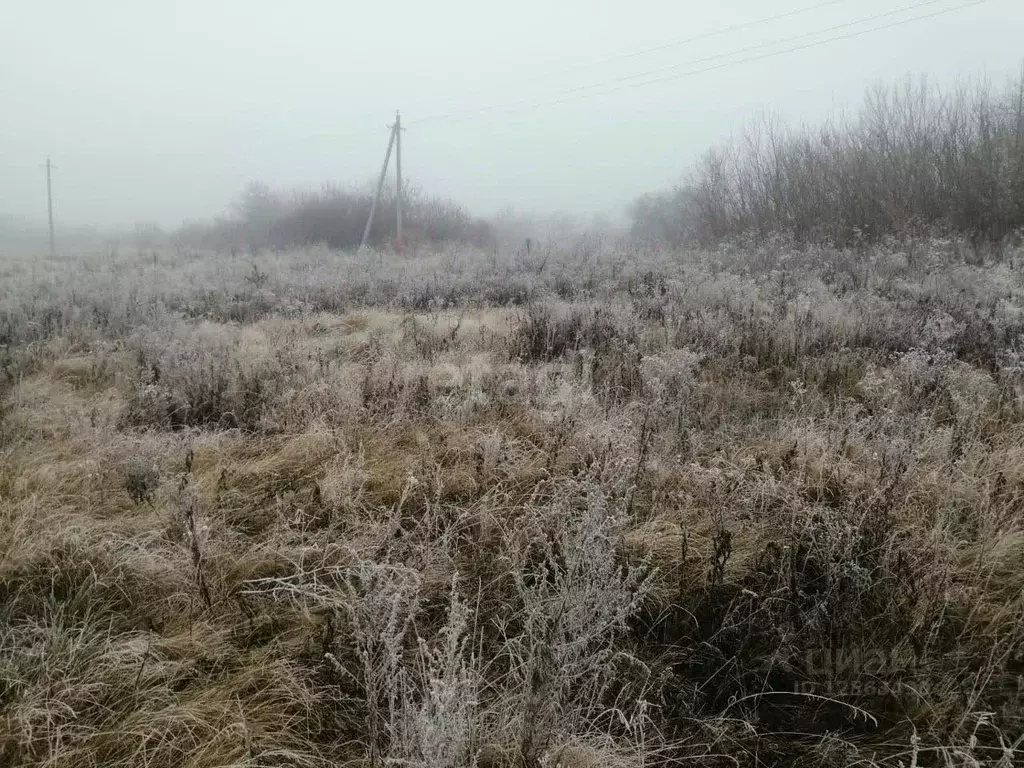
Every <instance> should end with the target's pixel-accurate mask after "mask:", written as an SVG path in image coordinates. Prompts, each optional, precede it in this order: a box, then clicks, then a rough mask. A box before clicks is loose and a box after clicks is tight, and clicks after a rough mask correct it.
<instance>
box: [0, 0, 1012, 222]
mask: <svg viewBox="0 0 1024 768" xmlns="http://www.w3.org/2000/svg"><path fill="white" fill-rule="evenodd" d="M912 2H914V0H849V1H848V2H842V3H838V4H836V5H832V6H830V7H827V8H822V9H819V10H817V11H815V12H811V13H807V14H803V15H800V16H797V17H795V18H790V19H787V20H785V21H781V22H776V23H772V24H765V25H761V26H758V27H755V28H752V29H748V30H744V31H742V32H735V33H731V34H728V35H724V36H719V37H713V38H709V39H706V40H701V41H698V42H694V43H691V44H688V45H681V46H677V47H672V48H669V49H666V50H663V51H660V52H657V53H653V54H647V55H639V56H634V57H631V58H625V59H622V58H620V59H616V60H612V61H607V59H608V58H609V57H614V56H616V55H618V54H627V53H631V52H635V51H639V50H643V49H646V48H650V47H655V46H659V45H663V44H667V43H670V42H672V41H675V40H680V39H682V38H687V37H691V36H693V35H696V34H699V33H702V32H707V31H710V30H714V29H718V28H721V27H725V26H729V25H733V24H736V23H739V22H744V21H748V20H753V19H757V18H761V17H764V16H769V15H772V14H774V13H782V12H785V11H789V10H793V9H797V8H801V7H805V6H809V5H814V4H815V2H814V0H717V1H716V2H710V1H709V0H702V1H701V2H690V1H689V0H685V1H684V0H632V1H631V2H622V0H618V1H614V0H516V1H515V2H501V3H496V2H488V1H487V0H418V1H416V2H412V1H410V0H392V1H391V2H371V0H361V1H360V2H355V1H353V0H334V1H333V2H331V1H329V0H320V1H318V2H312V1H307V2H303V1H302V0H294V1H293V2H282V0H274V1H271V0H203V1H202V2H200V1H199V0H162V2H151V1H150V0H90V1H89V2H83V1H82V0H60V1H58V0H0V103H2V105H3V107H2V109H3V113H2V116H0V213H6V214H16V215H20V216H25V217H30V218H32V219H36V220H40V219H42V218H44V217H45V202H46V197H45V177H44V174H43V171H42V169H41V167H40V165H41V163H42V162H43V159H44V157H45V156H46V155H47V154H49V155H52V157H53V162H54V163H55V164H56V166H57V170H56V171H55V173H54V188H55V198H56V203H55V207H56V214H57V218H58V221H59V222H61V223H67V224H83V223H91V224H95V225H100V226H112V225H129V224H131V223H132V222H134V221H137V220H147V221H157V222H159V223H161V224H163V225H166V226H170V225H175V224H177V223H180V222H181V220H182V219H185V218H199V217H207V216H210V215H213V214H216V213H218V212H222V211H225V210H227V208H228V206H229V204H230V203H231V201H232V200H233V199H234V198H235V197H236V196H237V194H238V193H239V191H240V190H241V189H242V188H243V186H244V185H245V184H246V183H247V182H248V181H251V180H262V181H265V182H267V183H269V184H270V185H272V186H281V187H296V186H297V187H310V186H318V185H319V184H320V183H321V182H325V181H331V182H340V183H343V184H347V183H350V182H355V183H362V182H365V181H366V180H368V179H370V178H372V177H373V176H374V175H375V174H376V173H377V172H378V170H379V167H380V162H381V160H382V156H383V151H384V147H385V144H386V141H387V124H388V123H389V122H390V121H391V119H392V118H393V115H394V112H395V109H398V108H400V109H401V110H402V115H403V121H404V122H405V123H406V125H407V131H406V132H405V134H404V136H403V149H404V167H405V171H406V176H407V178H409V179H410V180H411V181H412V182H414V183H416V184H418V185H419V186H422V187H423V188H425V189H426V190H428V191H430V192H436V193H439V194H443V195H447V196H451V197H453V198H455V199H457V200H458V201H459V202H462V203H463V204H465V205H466V206H467V207H469V208H470V209H471V210H473V211H474V212H478V213H489V212H492V211H494V210H496V209H497V208H499V207H501V206H502V205H505V204H512V205H514V206H515V207H516V208H518V209H520V210H551V209H561V210H565V211H570V212H585V211H594V210H601V209H610V208H613V207H615V206H619V205H622V204H624V203H627V202H628V201H629V200H630V199H632V198H633V197H635V196H636V195H638V194H641V193H643V192H647V191H653V190H656V189H658V188H661V187H664V186H666V185H668V184H670V183H672V182H674V181H676V180H677V179H678V178H679V176H680V174H681V173H682V171H684V170H685V168H686V167H687V165H688V164H689V163H690V162H692V161H693V160H694V159H695V158H696V157H697V156H698V155H699V154H700V153H701V152H702V151H703V150H704V149H706V148H707V147H708V146H710V145H713V144H715V143H717V142H719V141H721V140H723V139H727V138H728V137H729V136H730V134H732V133H735V132H738V131H740V130H741V129H742V127H743V124H744V122H745V121H747V120H748V119H749V118H750V117H751V116H753V114H754V113H755V112H756V111H757V110H758V109H760V108H768V109H771V110H774V111H775V112H777V113H778V114H780V115H781V116H782V117H783V118H785V119H786V120H788V121H790V122H793V123H799V122H801V121H817V120H818V119H820V118H822V117H824V116H826V115H828V114H829V113H831V112H833V111H835V110H838V109H843V108H847V109H855V108H856V107H857V106H858V105H859V103H860V100H861V98H862V95H863V92H864V90H865V89H866V88H867V87H869V86H870V85H871V84H872V83H874V82H876V81H878V80H886V81H891V80H892V79H894V78H899V77H902V76H904V75H906V74H911V73H913V74H927V75H929V76H930V77H931V78H932V79H933V80H934V81H935V82H937V83H950V82H953V81H954V80H955V78H957V77H958V76H971V75H973V76H978V75H985V76H987V77H989V78H990V79H991V80H992V81H993V82H994V83H997V84H1000V85H1001V84H1002V83H1003V82H1004V81H1005V80H1007V79H1008V78H1010V77H1011V76H1014V75H1015V74H1017V73H1019V71H1020V67H1021V63H1022V58H1024V45H1022V42H1021V41H1022V40H1024V2H1021V0H989V2H987V3H984V4H982V5H980V6H977V7H973V8H967V9H965V10H959V11H956V12H954V13H950V14H947V15H943V16H939V17H937V18H932V19H927V20H924V21H920V22H917V23H914V24H910V25H906V26H900V27H896V28H893V29H889V30H885V31H880V32H875V33H872V34H869V35H865V36H863V37H856V38H853V39H849V40H844V41H840V42H834V43H830V44H828V45H824V46H821V47H818V48H813V49H810V50H803V51H798V52H795V53H791V54H787V55H783V56H779V57H775V58H770V59H766V60H762V61H757V62H754V63H748V64H743V65H740V66H735V67H730V68H726V69H721V70H718V71H714V72H708V73H704V74H699V75H695V76H690V77H683V78H681V79H677V80H673V81H671V82H667V83H662V84H658V85H651V86H647V87H640V88H633V89H629V90H622V91H619V92H616V93H610V94H605V95H600V96H597V97H594V98H587V99H581V100H577V101H572V102H571V103H566V104H561V105H557V106H543V107H539V108H530V109H524V108H517V109H509V110H508V111H494V112H488V113H483V114H476V115H470V116H467V115H463V116H462V117H461V119H448V120H433V121H430V120H427V121H424V122H423V123H422V124H417V122H416V121H417V119H422V118H424V117H427V116H431V115H436V114H438V113H450V112H459V111H461V110H466V109H473V108H479V107H486V106H489V105H498V104H504V103H507V102H514V101H517V100H519V99H527V100H529V101H531V102H543V101H545V100H548V99H555V98H558V96H556V95H555V94H558V92H560V91H565V90H566V89H568V88H573V87H576V86H584V85H590V84H595V83H608V82H609V81H614V80H615V79H616V78H621V77H624V76H628V75H631V74H634V73H637V72H643V71H646V70H654V69H658V68H659V67H665V66H669V65H673V64H679V65H682V66H680V68H679V69H678V70H676V71H677V72H685V71H687V70H690V69H694V68H699V67H701V66H708V65H709V64H716V63H720V61H719V60H716V61H714V62H708V64H704V65H700V64H694V65H691V66H687V65H686V63H687V62H690V61H692V60H694V59H700V58H703V57H707V56H710V55H714V54H718V53H721V52H725V51H731V50H735V49H739V48H743V47H745V46H750V45H755V44H759V43H762V42H767V41H771V40H777V39H780V38H785V37H787V36H790V35H797V34H801V33H807V32H812V31H814V30H817V29H821V28H825V27H830V26H833V25H836V24H841V23H844V22H847V21H852V20H856V19H860V18H862V17H864V16H869V15H872V14H874V13H881V12H884V11H887V10H891V9H894V8H899V7H903V6H907V5H910V4H911V3H912ZM963 2H965V0H943V2H941V3H932V4H928V5H925V6H924V7H923V8H921V9H919V10H916V11H908V12H907V13H905V14H903V15H902V16H897V17H891V18H890V19H885V20H880V21H877V22H872V23H868V24H865V25H861V26H859V27H854V28H851V29H850V30H847V31H856V30H857V29H862V28H866V27H870V26H876V25H878V24H882V23H886V22H888V21H894V20H897V19H899V18H906V17H908V16H912V15H919V14H923V13H927V12H930V11H934V10H937V9H939V8H941V7H952V6H957V5H961V4H963ZM834 34H838V33H836V32H832V33H827V34H824V35H822V36H823V37H825V36H832V35H834ZM809 40H810V39H806V40H800V41H796V42H794V43H791V44H790V45H798V44H804V43H807V42H809ZM778 47H780V48H781V47H788V46H786V45H780V46H778ZM766 50H768V49H766ZM756 53H757V52H755V53H751V54H745V55H756ZM602 61H603V63H602ZM658 74H659V75H661V76H666V75H671V74H673V71H665V72H659V73H658ZM610 85H611V86H614V85H616V83H614V82H613V83H610ZM580 93H582V92H580Z"/></svg>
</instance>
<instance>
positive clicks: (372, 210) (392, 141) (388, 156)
mask: <svg viewBox="0 0 1024 768" xmlns="http://www.w3.org/2000/svg"><path fill="white" fill-rule="evenodd" d="M397 129H398V123H397V122H396V123H395V125H392V126H391V138H389V139H388V151H387V152H385V153H384V165H383V167H382V168H381V169H380V179H379V180H378V181H377V192H376V193H375V194H374V196H373V203H372V204H371V205H370V216H369V218H367V219H366V229H364V230H363V239H362V240H361V241H360V243H359V250H363V248H365V247H366V241H367V240H369V238H370V227H372V226H373V216H374V214H376V213H377V203H378V202H379V201H380V193H381V190H383V189H384V177H385V176H386V175H387V172H388V162H389V161H390V160H391V149H392V147H394V146H395V136H396V135H397V134H398V130H397Z"/></svg>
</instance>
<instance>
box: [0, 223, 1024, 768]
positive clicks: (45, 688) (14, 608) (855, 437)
mask: <svg viewBox="0 0 1024 768" xmlns="http://www.w3.org/2000/svg"><path fill="white" fill-rule="evenodd" d="M913 248H914V258H913V259H910V258H908V257H907V255H906V253H904V252H901V251H896V250H878V251H869V252H867V253H860V254H857V255H854V254H851V253H846V252H839V251H832V250H827V249H804V250H796V249H793V248H791V247H788V246H786V245H785V244H780V243H774V244H768V245H765V246H761V247H758V248H753V249H751V250H748V251H743V252H739V251H735V250H730V249H728V248H724V249H721V250H718V251H713V252H688V253H661V252H637V251H630V250H621V249H617V248H615V247H612V246H608V245H605V246H598V247H588V248H585V249H577V250H575V251H567V252H565V253H561V254H551V255H549V256H548V258H547V260H546V261H545V262H544V263H543V264H540V265H538V264H537V263H534V262H530V261H527V260H523V259H522V258H521V257H515V256H502V255H498V256H494V255H490V254H489V255H483V254H478V253H474V252H471V251H464V252H457V251H456V252H449V253H439V254H435V255H430V256H417V257H415V258H409V259H405V260H399V261H384V262H382V261H380V260H378V258H377V257H376V256H372V257H371V256H357V255H346V254H334V253H330V252H327V251H323V250H309V251H303V252H293V253H288V254H279V255H265V256H263V257H261V258H260V259H259V260H258V263H257V265H256V267H255V268H256V269H258V270H259V272H260V274H261V275H264V278H263V279H262V280H261V281H260V282H261V285H260V286H259V287H257V286H255V285H253V283H252V281H251V280H247V279H246V278H247V275H249V274H250V273H251V272H252V270H253V269H254V267H253V262H252V261H251V260H248V259H243V258H238V259H234V260H232V259H225V258H214V257H207V256H202V255H200V254H192V253H180V254H169V253H166V254H160V255H159V256H158V258H152V257H151V256H146V257H140V258H134V259H133V258H132V257H128V256H114V255H101V256H88V257H82V259H81V260H78V261H73V262H71V261H68V262H63V261H55V260H47V259H41V260H29V259H23V260H16V261H10V262H5V263H3V264H0V286H2V287H0V764H3V765H12V766H14V765H25V766H48V767H53V768H56V767H58V766H61V767H65V766H66V767H68V768H70V767H72V766H74V767H75V768H78V767H79V766H81V767H83V768H84V767H86V766H101V765H102V766H129V765H131V766H134V765H140V766H142V765H145V766H151V767H153V768H159V767H161V766H168V767H170V766H175V767H177V766H183V765H184V766H195V767H196V768H206V767H208V766H226V765H232V766H254V767H255V766H328V765H330V766H336V765H350V766H375V767H376V766H385V765H394V766H423V768H427V766H430V768H434V767H435V766H452V767H455V766H459V767H461V766H480V767H481V768H487V767H489V766H494V767H497V766H555V765H562V766H566V767H567V768H568V767H569V766H573V767H579V768H582V767H583V766H662V765H665V766H667V765H694V764H700V765H713V766H717V765H721V766H775V765H778V766H790V765H800V766H810V765H814V766H827V767H831V766H835V767H836V768H839V766H850V767H851V768H852V766H879V767H881V766H885V767H886V768H896V766H900V765H915V766H930V765H935V766H939V765H941V766H988V765H993V766H999V767H1000V768H1010V766H1011V765H1016V764H1019V763H1020V761H1021V759H1022V754H1024V746H1022V745H1024V742H1022V738H1024V684H1022V682H1021V681H1022V679H1024V677H1022V676H1024V644H1022V641H1024V602H1022V601H1024V565H1022V562H1024V561H1022V558H1024V517H1022V508H1024V507H1022V504H1024V401H1022V397H1024V363H1022V359H1024V357H1022V356H1024V346H1022V344H1024V279H1022V278H1021V276H1020V275H1021V273H1020V272H1019V271H1017V268H1016V263H1017V261H1018V260H1019V259H1020V257H1021V256H1024V253H1014V254H1010V256H1009V257H1007V258H1006V259H1004V260H1003V261H1001V262H1000V263H999V264H995V265H988V266H986V265H978V264H972V265H965V264H962V263H960V262H959V261H958V258H959V254H960V253H962V252H963V250H962V249H961V248H960V246H959V245H958V243H956V242H953V241H945V242H944V241H927V242H920V243H914V244H913ZM389 258H390V257H389Z"/></svg>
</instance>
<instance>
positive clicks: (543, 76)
mask: <svg viewBox="0 0 1024 768" xmlns="http://www.w3.org/2000/svg"><path fill="white" fill-rule="evenodd" d="M934 1H935V2H938V0H934ZM848 2H850V0H825V2H820V3H815V4H814V5H807V6H804V7H802V8H797V9H795V10H792V11H784V12H782V13H776V14H773V15H771V16H762V17H761V18H759V19H751V20H750V21H743V22H740V23H738V24H731V25H729V26H727V27H719V28H718V29H712V30H709V31H707V32H701V33H699V34H696V35H692V36H690V37H684V38H682V39H679V40H672V41H670V42H667V43H661V44H659V45H655V46H651V47H650V48H643V49H641V50H638V51H630V52H627V53H618V54H615V55H613V56H607V57H605V58H603V59H595V60H593V61H581V62H576V63H575V64H570V65H568V66H566V67H562V68H560V69H556V70H548V71H546V72H542V73H540V74H537V75H533V76H532V77H528V78H526V79H525V80H522V81H521V83H522V84H523V85H527V84H529V83H534V82H537V81H538V80H547V79H548V78H550V77H552V76H553V75H560V74H565V73H567V72H575V71H577V70H580V69H587V68H589V67H597V66H601V65H602V64H609V63H611V62H615V61H623V60H625V59H635V58H637V57H639V56H646V55H648V54H651V53H660V52H661V51H667V50H671V49H672V48H679V47H682V46H684V45H689V44H691V43H696V42H699V41H701V40H709V39H711V38H714V37H721V36H722V35H728V34H731V33H733V32H740V31H742V30H745V29H750V28H752V27H757V26H761V25H762V24H770V23H772V22H775V21H783V20H784V19H789V18H793V17H795V16H802V15H803V14H805V13H810V12H812V11H818V10H821V9H822V8H828V7H829V6H832V5H840V4H843V3H848ZM487 92H488V91H486V90H477V91H473V92H471V93H469V94H465V95H468V96H474V95H478V94H481V93H487ZM465 95H464V96H465ZM464 96H463V98H464ZM448 101H449V102H451V101H453V99H448ZM414 108H415V105H414Z"/></svg>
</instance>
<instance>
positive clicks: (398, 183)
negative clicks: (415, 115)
mask: <svg viewBox="0 0 1024 768" xmlns="http://www.w3.org/2000/svg"><path fill="white" fill-rule="evenodd" d="M395 197H396V205H397V210H398V218H397V222H396V224H397V238H396V244H397V245H398V247H399V248H402V247H404V246H405V242H404V241H403V240H402V114H401V112H398V111H395Z"/></svg>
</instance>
